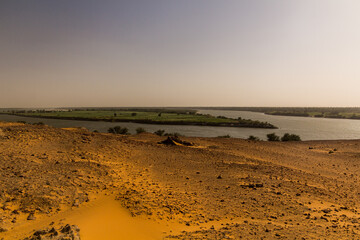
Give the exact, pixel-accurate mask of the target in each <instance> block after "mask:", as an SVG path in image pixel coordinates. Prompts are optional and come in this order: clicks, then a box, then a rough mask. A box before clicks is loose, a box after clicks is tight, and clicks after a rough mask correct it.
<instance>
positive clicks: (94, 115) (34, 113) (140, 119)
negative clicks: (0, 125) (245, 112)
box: [6, 108, 277, 129]
mask: <svg viewBox="0 0 360 240" xmlns="http://www.w3.org/2000/svg"><path fill="white" fill-rule="evenodd" d="M6 113H7V114H14V115H18V116H25V117H38V118H54V119H69V120H87V121H108V122H133V123H146V124H160V125H195V126H220V127H247V128H270V129H275V128H277V127H276V126H274V125H272V124H271V123H268V122H260V121H256V120H251V119H242V118H237V119H235V118H228V117H224V116H217V117H215V116H211V115H208V114H206V115H205V114H198V113H197V112H196V110H186V109H172V110H169V109H147V108H142V109H75V110H72V109H63V110H18V111H11V112H6Z"/></svg>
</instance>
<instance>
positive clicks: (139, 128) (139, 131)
mask: <svg viewBox="0 0 360 240" xmlns="http://www.w3.org/2000/svg"><path fill="white" fill-rule="evenodd" d="M144 132H146V130H145V129H144V128H142V127H138V128H137V129H136V134H139V133H144Z"/></svg>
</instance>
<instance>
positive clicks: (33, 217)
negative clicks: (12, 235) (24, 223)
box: [27, 213, 36, 220]
mask: <svg viewBox="0 0 360 240" xmlns="http://www.w3.org/2000/svg"><path fill="white" fill-rule="evenodd" d="M35 219H36V217H35V215H34V213H30V214H29V216H28V217H27V220H35Z"/></svg>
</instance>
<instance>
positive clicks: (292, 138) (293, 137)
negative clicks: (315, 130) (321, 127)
mask: <svg viewBox="0 0 360 240" xmlns="http://www.w3.org/2000/svg"><path fill="white" fill-rule="evenodd" d="M281 141H283V142H288V141H301V138H300V136H299V135H296V134H289V133H285V134H284V136H282V138H281Z"/></svg>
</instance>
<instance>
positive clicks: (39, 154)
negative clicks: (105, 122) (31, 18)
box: [0, 122, 360, 240]
mask: <svg viewBox="0 0 360 240" xmlns="http://www.w3.org/2000/svg"><path fill="white" fill-rule="evenodd" d="M165 139H166V137H159V136H156V135H154V134H150V133H142V134H138V135H130V136H122V135H114V134H104V133H91V132H89V131H87V130H85V129H76V128H73V129H57V128H52V127H48V126H34V125H28V124H22V123H1V122H0V217H1V218H0V239H4V240H5V239H6V240H7V239H80V238H81V239H82V240H92V239H104V240H105V239H139V240H142V239H143V240H147V239H149V240H150V239H166V240H169V239H360V231H359V230H360V228H359V221H360V210H359V206H360V189H359V187H360V184H359V176H360V175H359V174H360V148H359V146H360V140H347V141H345V140H343V141H306V142H286V143H283V142H263V141H259V142H254V141H247V140H242V139H231V138H230V139H224V138H187V137H181V141H183V142H186V143H192V144H189V145H188V146H185V145H182V144H181V142H180V143H178V142H176V144H159V142H161V141H164V140H165ZM165 143H166V141H165ZM55 232H56V234H55ZM34 234H35V235H34ZM36 234H37V235H36ZM38 236H40V237H39V238H37V237H38Z"/></svg>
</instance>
